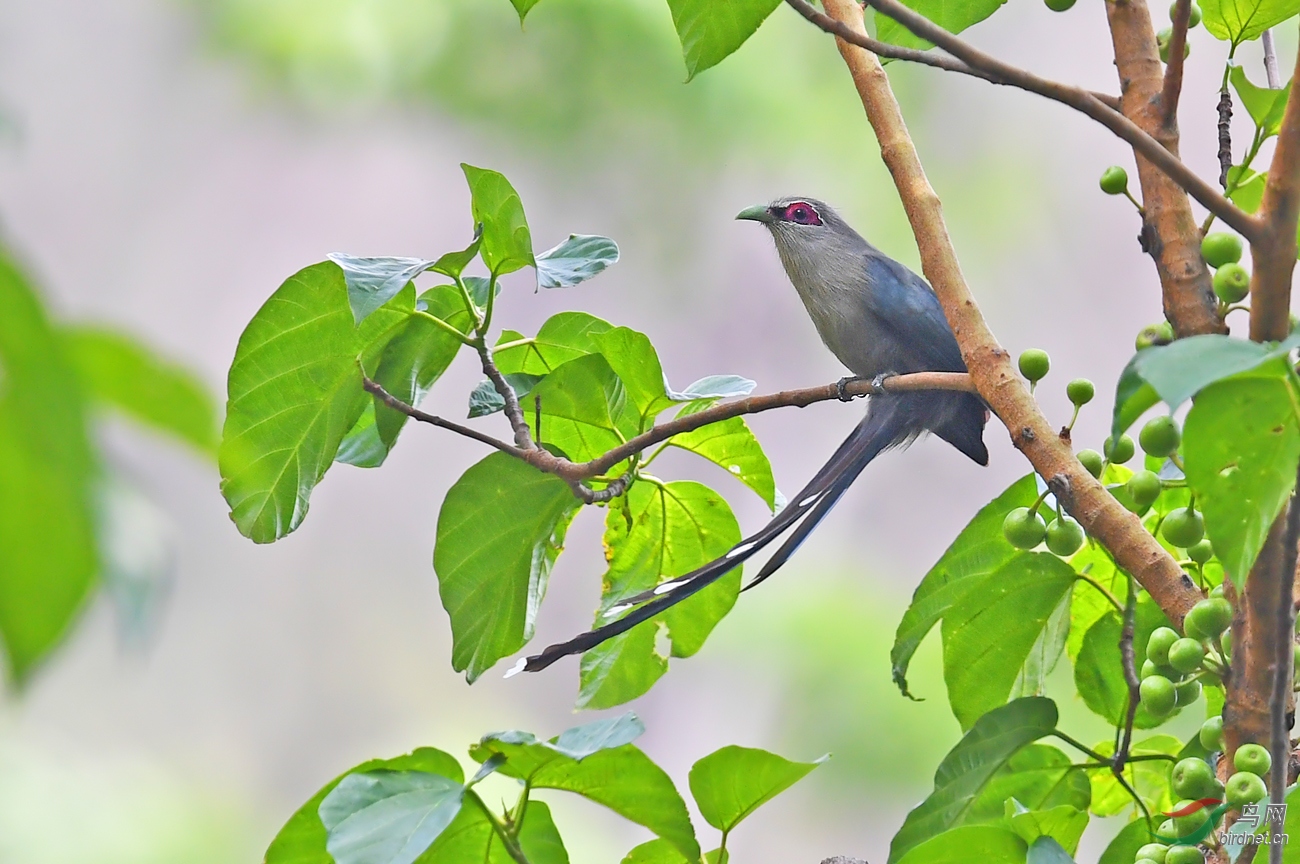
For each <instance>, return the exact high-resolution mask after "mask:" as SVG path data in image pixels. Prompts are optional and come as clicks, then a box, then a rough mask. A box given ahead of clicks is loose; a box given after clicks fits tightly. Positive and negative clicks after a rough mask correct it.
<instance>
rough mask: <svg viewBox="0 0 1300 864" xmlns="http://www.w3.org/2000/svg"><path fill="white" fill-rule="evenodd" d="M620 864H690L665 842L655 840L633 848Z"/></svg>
mask: <svg viewBox="0 0 1300 864" xmlns="http://www.w3.org/2000/svg"><path fill="white" fill-rule="evenodd" d="M622 864H692V862H691V861H688V860H687V859H686V856H684V855H682V853H681V852H680V851H678V849H677V847H676V846H674V845H673V844H671V843H669V842H668V841H667V840H662V839H660V838H657V837H656V838H655V839H654V840H650V841H647V842H645V843H642V844H641V845H640V846H635V847H633V849H632V851H631V852H628V853H627V856H626V857H624V858H623V862H622Z"/></svg>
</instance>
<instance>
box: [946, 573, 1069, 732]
mask: <svg viewBox="0 0 1300 864" xmlns="http://www.w3.org/2000/svg"><path fill="white" fill-rule="evenodd" d="M1074 580H1075V574H1074V570H1073V568H1071V567H1070V565H1068V564H1066V563H1065V562H1064V561H1062V560H1061V559H1060V558H1057V557H1056V556H1055V555H1050V554H1048V553H1045V552H1021V553H1019V554H1018V555H1016V556H1015V557H1013V558H1012V559H1011V560H1010V561H1008V562H1007V563H1006V564H1003V565H1002V566H1001V567H999V568H998V569H997V570H995V571H994V572H993V573H991V574H989V575H988V576H985V577H983V578H982V579H981V581H980V583H979V584H978V585H976V586H974V587H973V588H972V589H971V590H970V591H967V592H966V593H965V594H963V595H962V597H961V599H959V600H957V602H955V603H954V604H953V605H952V607H951V608H950V609H949V610H948V612H947V614H946V615H944V618H943V677H944V681H945V682H946V683H947V685H948V702H949V703H950V704H951V706H952V711H953V714H954V715H955V716H956V717H957V720H958V722H960V723H961V725H962V728H963V729H969V728H970V727H971V724H973V723H974V722H975V721H976V720H977V719H978V718H979V717H980V716H981V715H982V714H984V712H986V711H988V710H990V709H992V708H995V707H996V706H998V705H1001V704H1002V703H1003V702H1005V701H1006V699H1007V696H1008V695H1009V694H1010V693H1011V692H1012V687H1013V685H1014V684H1015V683H1016V679H1017V677H1019V675H1020V670H1021V668H1022V667H1023V666H1024V665H1025V661H1026V660H1027V659H1028V658H1029V656H1030V653H1031V651H1032V650H1033V648H1034V646H1035V644H1036V643H1037V642H1038V640H1039V637H1040V636H1041V634H1042V633H1043V630H1044V628H1045V627H1046V626H1047V625H1048V622H1049V621H1050V620H1051V618H1052V616H1053V613H1055V612H1056V611H1057V608H1058V606H1059V605H1060V604H1061V602H1062V601H1063V600H1064V599H1065V598H1066V595H1067V594H1068V593H1069V591H1070V588H1071V587H1072V586H1073V585H1074Z"/></svg>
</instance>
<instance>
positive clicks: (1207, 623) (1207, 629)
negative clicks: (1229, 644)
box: [1183, 597, 1232, 639]
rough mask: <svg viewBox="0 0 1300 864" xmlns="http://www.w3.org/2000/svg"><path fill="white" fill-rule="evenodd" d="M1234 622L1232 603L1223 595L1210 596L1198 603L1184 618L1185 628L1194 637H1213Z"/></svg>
mask: <svg viewBox="0 0 1300 864" xmlns="http://www.w3.org/2000/svg"><path fill="white" fill-rule="evenodd" d="M1231 623H1232V604H1231V603H1229V602H1228V601H1227V600H1224V599H1223V598H1222V597H1210V598H1207V599H1205V600H1202V601H1201V602H1199V603H1197V604H1196V605H1195V606H1193V607H1192V609H1191V611H1190V612H1188V613H1187V617H1186V618H1185V619H1183V630H1184V631H1186V633H1187V635H1188V636H1192V631H1193V630H1195V631H1196V635H1195V636H1194V637H1193V638H1197V639H1213V638H1214V637H1216V636H1218V635H1219V634H1220V633H1222V632H1223V631H1224V630H1227V629H1228V625H1229V624H1231Z"/></svg>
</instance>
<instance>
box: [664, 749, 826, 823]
mask: <svg viewBox="0 0 1300 864" xmlns="http://www.w3.org/2000/svg"><path fill="white" fill-rule="evenodd" d="M828 758H830V757H829V756H823V757H822V758H820V759H818V760H817V761H816V762H791V761H790V760H789V759H784V758H782V757H780V756H777V755H776V754H775V753H769V752H767V751H766V750H757V749H754V748H752V747H737V746H735V745H734V744H733V745H730V746H727V747H723V748H722V749H721V750H715V751H714V752H712V753H710V754H709V755H708V756H705V757H704V758H703V759H701V760H699V761H698V762H696V763H695V764H694V765H692V766H691V774H690V783H691V794H692V795H694V796H695V804H696V806H698V807H699V808H700V815H701V816H703V817H704V821H705V822H708V823H709V824H710V825H712V826H713V827H714V828H717V829H718V830H719V831H721V832H723V834H724V835H725V834H728V833H730V832H731V831H732V830H733V829H734V828H735V827H736V826H737V825H739V824H740V822H741V820H743V819H744V818H745V817H747V816H748V815H749V814H751V813H753V812H754V811H755V810H757V809H758V808H759V807H761V806H763V805H764V804H766V803H767V802H768V801H771V800H772V799H773V798H775V797H776V796H777V795H780V794H781V793H782V792H784V791H785V790H786V789H789V788H790V787H791V786H793V785H794V784H796V783H798V782H799V781H800V780H802V779H803V778H804V777H806V776H808V774H809V772H811V771H812V770H813V769H814V768H816V767H817V766H818V765H820V764H821V763H822V762H824V761H826V760H827V759H828Z"/></svg>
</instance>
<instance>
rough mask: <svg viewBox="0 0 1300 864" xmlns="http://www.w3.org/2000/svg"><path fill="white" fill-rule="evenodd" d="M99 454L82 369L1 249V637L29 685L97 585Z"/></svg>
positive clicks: (17, 676)
mask: <svg viewBox="0 0 1300 864" xmlns="http://www.w3.org/2000/svg"><path fill="white" fill-rule="evenodd" d="M95 477H96V467H95V456H94V453H93V451H92V449H91V444H90V441H89V439H88V437H87V434H86V416H85V405H84V403H83V400H82V392H81V385H80V381H79V380H78V375H77V372H76V369H75V368H74V367H73V365H72V363H70V362H69V359H68V357H67V356H66V355H65V354H64V351H63V345H62V344H61V340H60V339H59V337H58V335H57V334H56V333H55V332H54V329H53V328H52V327H51V325H50V323H49V321H48V320H47V318H46V316H45V311H44V309H42V307H41V301H40V299H39V298H38V296H37V294H36V291H35V289H34V287H33V286H32V285H31V284H30V283H29V282H28V281H27V278H26V277H25V276H24V275H23V274H22V273H21V272H20V271H19V269H18V268H17V266H16V265H15V264H14V263H13V261H12V260H11V259H10V258H9V256H8V254H7V253H6V252H5V251H4V250H3V249H0V637H3V639H4V646H5V651H6V654H7V659H8V665H9V673H10V679H11V680H12V681H13V682H14V683H15V684H23V683H24V682H25V681H26V680H27V679H28V677H29V676H30V675H31V673H32V671H33V670H34V669H35V667H36V665H37V664H38V663H39V662H40V661H41V660H42V659H43V658H45V657H46V656H47V655H48V654H49V652H50V651H51V650H52V649H53V648H54V647H55V646H56V645H57V644H58V643H59V642H60V641H62V639H63V638H64V636H65V635H66V633H67V631H68V628H69V627H70V626H71V624H72V622H73V620H74V619H75V618H76V616H77V613H78V612H79V611H80V610H81V608H82V606H83V605H84V603H85V601H86V598H87V596H88V595H89V593H90V589H91V586H92V585H93V584H94V577H95V570H96V566H97V561H96V552H95V527H94V512H93V496H94V482H95Z"/></svg>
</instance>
